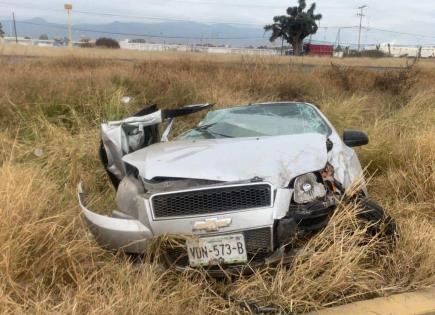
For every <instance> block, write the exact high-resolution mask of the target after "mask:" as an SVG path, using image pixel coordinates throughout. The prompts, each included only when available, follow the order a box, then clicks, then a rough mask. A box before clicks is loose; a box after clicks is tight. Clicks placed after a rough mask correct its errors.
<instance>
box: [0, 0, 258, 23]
mask: <svg viewBox="0 0 435 315" xmlns="http://www.w3.org/2000/svg"><path fill="white" fill-rule="evenodd" d="M0 5H2V6H11V7H12V6H13V7H21V8H25V9H32V10H35V9H36V10H40V11H51V12H62V13H63V10H61V9H53V8H40V7H39V8H35V6H34V5H30V4H28V5H26V4H16V3H10V2H3V1H1V2H0ZM74 13H75V14H84V15H93V16H108V17H123V18H130V19H138V20H156V21H175V22H203V23H213V24H232V25H247V26H264V25H263V24H259V23H243V22H238V21H228V20H227V21H222V20H221V21H213V20H204V19H196V20H190V19H183V18H178V17H159V16H147V15H140V16H139V15H130V14H119V13H110V12H94V11H83V10H74Z"/></svg>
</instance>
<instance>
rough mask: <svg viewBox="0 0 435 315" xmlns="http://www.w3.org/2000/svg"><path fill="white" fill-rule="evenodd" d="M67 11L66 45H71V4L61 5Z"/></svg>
mask: <svg viewBox="0 0 435 315" xmlns="http://www.w3.org/2000/svg"><path fill="white" fill-rule="evenodd" d="M63 7H64V8H65V10H66V12H67V13H68V46H69V47H72V33H71V10H72V4H70V3H66V4H65V5H64V6H63Z"/></svg>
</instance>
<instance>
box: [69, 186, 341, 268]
mask: <svg viewBox="0 0 435 315" xmlns="http://www.w3.org/2000/svg"><path fill="white" fill-rule="evenodd" d="M291 193H292V192H291V190H287V189H277V190H276V193H275V200H274V204H273V206H272V207H269V208H259V209H251V210H249V211H238V212H231V213H225V214H217V215H211V216H201V217H186V218H175V219H170V220H146V219H145V218H152V210H151V208H150V206H149V203H148V202H147V199H141V200H142V202H141V203H140V204H141V205H142V206H143V208H142V209H141V210H140V211H139V213H138V215H139V219H135V218H133V217H129V216H127V215H122V214H121V213H117V212H114V213H113V216H116V217H113V216H112V217H108V216H104V215H100V214H97V213H95V212H92V211H91V210H89V209H88V208H87V207H86V206H85V200H84V199H85V194H84V191H83V188H82V185H81V184H79V186H78V199H79V203H80V207H81V209H82V211H83V215H84V217H85V219H86V221H87V223H88V226H89V229H90V230H91V232H92V234H93V235H94V236H95V238H96V240H97V242H98V243H99V244H100V245H101V246H103V247H105V248H107V249H111V250H122V251H124V252H128V253H137V254H143V253H145V252H146V251H147V247H148V244H149V241H150V240H151V239H152V238H153V237H154V236H159V235H165V234H171V235H180V236H182V235H192V234H194V235H197V236H211V235H220V234H230V233H250V231H253V232H254V231H255V230H259V229H260V230H261V229H264V228H266V229H269V231H270V234H269V235H270V237H269V236H268V237H269V239H270V241H268V244H262V245H261V244H260V245H261V246H260V245H258V244H259V242H258V240H262V241H265V239H266V237H260V238H259V237H254V238H253V240H252V241H248V243H249V244H251V247H252V251H251V252H252V255H251V258H250V263H249V265H250V266H231V265H228V266H225V269H226V270H227V269H231V268H233V267H234V269H235V270H240V268H241V267H242V268H245V267H247V268H248V269H249V267H254V266H253V265H256V266H259V265H264V264H271V263H276V262H278V261H281V262H282V261H283V260H285V257H286V256H288V254H289V252H288V248H289V247H288V246H287V245H291V244H292V241H293V240H294V238H295V236H296V235H300V234H301V233H302V234H305V233H310V232H315V231H316V230H319V229H321V228H322V227H323V226H325V225H326V224H327V222H328V221H329V220H328V218H329V215H330V214H331V213H332V212H333V210H334V208H335V205H336V203H335V199H332V198H331V199H329V200H327V201H325V202H314V203H309V204H306V205H299V206H295V205H293V204H290V199H291ZM210 217H216V218H219V219H222V218H231V221H232V223H231V226H228V227H223V228H221V229H219V231H216V232H211V233H210V232H205V231H199V232H197V231H195V232H192V227H193V226H194V223H195V222H196V221H198V220H205V219H206V218H210ZM247 239H248V238H247ZM258 248H262V254H261V255H260V256H259V255H258V254H259V253H257V249H258ZM290 248H291V246H290ZM265 250H266V251H265ZM179 254H180V255H179V256H178V255H176V256H177V257H172V259H168V262H169V263H170V264H171V265H172V266H175V267H177V269H185V268H186V267H188V266H189V262H188V260H187V257H186V256H187V253H186V252H185V249H183V248H180V252H179ZM290 254H291V253H290ZM183 257H184V258H183ZM168 258H169V257H168ZM180 258H181V259H180ZM210 271H212V270H210ZM216 271H218V270H216Z"/></svg>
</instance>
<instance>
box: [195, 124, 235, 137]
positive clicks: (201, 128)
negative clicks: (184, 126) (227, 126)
mask: <svg viewBox="0 0 435 315" xmlns="http://www.w3.org/2000/svg"><path fill="white" fill-rule="evenodd" d="M216 124H217V123H212V124H207V125H202V126H197V127H195V128H193V130H196V131H199V132H201V133H207V134H209V135H210V136H221V137H225V138H234V137H233V136H229V135H226V134H223V133H219V132H216V131H212V130H209V128H210V127H211V126H214V125H216ZM214 138H216V137H214Z"/></svg>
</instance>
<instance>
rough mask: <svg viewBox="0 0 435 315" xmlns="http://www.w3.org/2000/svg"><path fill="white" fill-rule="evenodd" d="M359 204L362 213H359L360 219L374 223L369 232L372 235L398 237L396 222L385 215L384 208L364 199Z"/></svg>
mask: <svg viewBox="0 0 435 315" xmlns="http://www.w3.org/2000/svg"><path fill="white" fill-rule="evenodd" d="M359 203H360V205H361V208H362V211H361V212H360V213H358V217H359V218H360V219H363V220H365V221H367V222H369V223H372V225H371V226H370V227H369V229H368V230H367V232H368V233H369V234H370V235H373V236H374V235H380V236H384V237H394V236H395V235H396V222H395V221H394V219H393V218H391V217H390V216H389V215H388V214H386V213H385V210H384V208H382V207H381V206H380V205H378V204H377V203H376V202H375V201H373V200H371V199H368V198H362V199H361V200H359Z"/></svg>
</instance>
